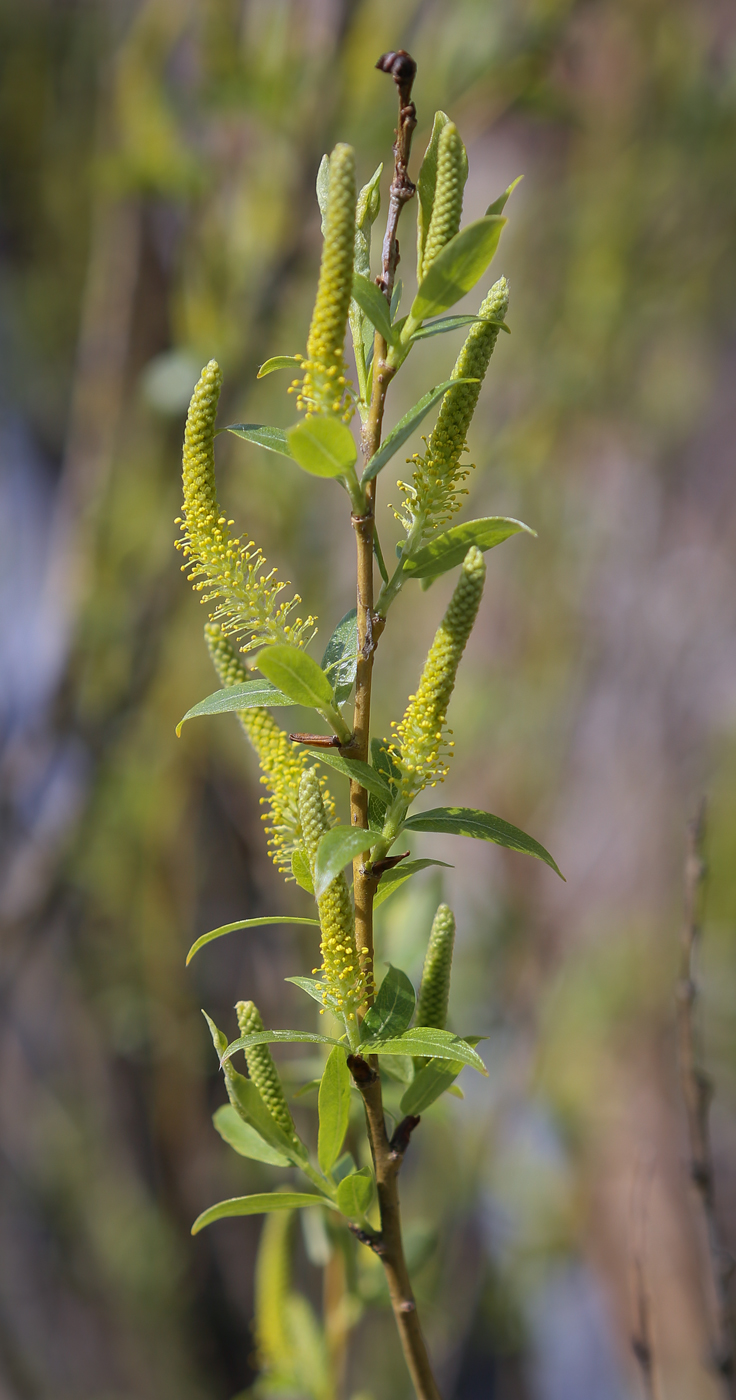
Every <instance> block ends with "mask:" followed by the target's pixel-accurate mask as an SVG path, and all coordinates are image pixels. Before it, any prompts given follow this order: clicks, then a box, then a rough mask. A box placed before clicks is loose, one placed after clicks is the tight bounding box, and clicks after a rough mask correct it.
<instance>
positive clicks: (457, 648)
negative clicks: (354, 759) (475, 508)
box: [393, 545, 486, 802]
mask: <svg viewBox="0 0 736 1400" xmlns="http://www.w3.org/2000/svg"><path fill="white" fill-rule="evenodd" d="M485 576H486V566H485V561H484V559H483V555H482V554H481V552H480V550H479V549H477V548H476V546H475V545H471V548H470V549H469V550H468V552H467V554H466V555H465V559H464V560H463V566H462V569H461V571H460V578H459V580H458V583H457V586H456V588H455V592H454V593H453V595H452V598H451V599H450V605H449V607H448V609H447V612H446V613H445V616H444V617H443V619H442V622H441V623H440V625H439V627H438V629H437V632H436V633H435V638H434V641H433V642H432V645H431V647H430V649H429V655H428V656H427V660H426V661H425V663H424V670H423V671H422V675H421V678H420V681H419V687H418V689H417V693H416V695H411V696H410V697H409V704H408V705H407V707H406V712H405V714H404V718H403V719H402V721H401V723H400V724H399V725H398V727H397V730H396V739H397V744H396V745H395V746H394V749H393V752H394V754H395V756H396V758H397V760H398V763H399V767H400V769H401V774H402V776H401V793H402V797H403V798H404V799H405V800H406V801H407V802H409V801H411V799H412V798H413V797H416V795H417V793H419V792H421V791H422V789H423V788H425V787H434V785H435V783H441V782H442V781H443V779H444V778H445V777H446V776H447V773H448V772H449V768H448V766H447V757H449V753H450V752H451V749H452V740H451V739H449V737H448V736H449V734H450V732H451V731H449V730H447V729H446V726H445V720H446V717H447V707H448V705H449V703H450V696H451V695H452V692H453V689H454V686H455V677H456V675H457V668H458V666H459V664H460V658H461V656H462V654H463V652H464V650H465V644H466V642H467V640H468V637H469V636H470V633H471V631H472V628H473V623H474V622H475V619H476V616H477V613H478V607H479V605H480V600H481V595H482V593H483V584H484V582H485ZM397 750H398V752H397Z"/></svg>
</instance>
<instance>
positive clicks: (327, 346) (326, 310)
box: [292, 143, 355, 422]
mask: <svg viewBox="0 0 736 1400" xmlns="http://www.w3.org/2000/svg"><path fill="white" fill-rule="evenodd" d="M324 227H325V238H324V246H323V249H322V262H321V266H320V271H319V284H318V287H317V298H316V301H315V304H314V311H313V313H312V323H311V326H310V328H309V338H308V340H307V357H306V359H305V360H304V362H303V371H304V377H303V379H302V381H301V383H299V382H298V381H295V383H294V384H293V385H292V389H294V390H296V392H297V408H298V409H299V410H300V412H302V411H304V410H306V413H307V417H310V416H311V415H312V414H313V413H328V414H336V415H337V416H338V417H341V418H343V419H344V420H345V422H349V420H350V418H351V416H352V412H353V406H354V399H353V395H352V393H351V390H350V385H349V384H348V380H347V374H346V365H345V353H344V343H345V331H346V328H347V321H348V311H349V309H350V295H351V291H352V285H353V256H354V244H355V153H354V151H353V149H352V146H346V145H344V144H342V143H341V144H339V145H337V146H336V147H335V149H334V151H333V152H332V155H331V156H330V183H329V193H328V197H327V216H326V219H325V226H324Z"/></svg>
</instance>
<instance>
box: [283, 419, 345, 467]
mask: <svg viewBox="0 0 736 1400" xmlns="http://www.w3.org/2000/svg"><path fill="white" fill-rule="evenodd" d="M286 436H287V441H288V444H289V449H290V452H291V455H292V457H293V458H294V461H295V462H297V463H298V464H299V466H300V467H301V468H302V470H303V471H305V472H309V474H310V475H311V476H327V477H331V476H345V475H346V474H347V473H348V472H352V470H353V467H354V466H355V463H356V461H357V458H358V449H357V448H356V446H355V441H354V439H353V435H352V433H351V432H350V429H349V428H346V426H345V424H344V423H341V422H340V420H339V419H338V418H324V417H316V416H315V417H312V418H309V419H308V420H307V421H306V422H304V423H297V424H296V426H295V427H293V428H289V431H288V433H287V435H286Z"/></svg>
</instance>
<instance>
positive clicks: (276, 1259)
mask: <svg viewBox="0 0 736 1400" xmlns="http://www.w3.org/2000/svg"><path fill="white" fill-rule="evenodd" d="M293 1214H294V1212H293V1211H290V1210H275V1211H273V1212H272V1214H270V1215H267V1216H266V1217H265V1220H264V1222H263V1229H262V1231H261V1239H260V1244H259V1246H258V1257H257V1260H256V1277H255V1304H256V1308H255V1313H256V1315H255V1333H256V1342H257V1346H258V1360H259V1362H260V1364H261V1367H262V1368H263V1370H266V1371H274V1370H276V1371H282V1370H284V1369H285V1363H286V1362H287V1359H288V1358H289V1352H290V1337H289V1332H288V1328H287V1326H286V1311H287V1310H286V1303H287V1299H288V1297H289V1292H290V1284H291V1279H290V1273H291V1270H290V1267H289V1265H290V1260H289V1233H290V1227H291V1221H292V1217H293Z"/></svg>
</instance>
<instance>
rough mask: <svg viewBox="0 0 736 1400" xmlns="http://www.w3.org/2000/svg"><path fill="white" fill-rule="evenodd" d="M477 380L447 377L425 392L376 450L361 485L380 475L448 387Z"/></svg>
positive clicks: (472, 382)
mask: <svg viewBox="0 0 736 1400" xmlns="http://www.w3.org/2000/svg"><path fill="white" fill-rule="evenodd" d="M476 382H477V381H476V380H475V379H446V380H445V382H444V384H437V385H436V387H435V388H434V389H429V390H428V391H427V393H426V394H423V395H422V397H421V399H419V400H418V402H417V403H415V405H414V407H413V408H410V409H409V412H408V413H405V414H404V417H403V418H402V419H400V421H399V422H398V423H397V424H396V427H395V428H392V429H391V432H390V433H389V435H388V437H387V438H386V440H385V442H383V443H382V445H381V446H380V447H379V449H378V451H377V452H374V454H373V456H372V457H371V459H370V461H369V462H368V464H367V466H366V469H365V471H364V472H363V475H362V477H361V485H363V486H364V485H365V483H366V481H372V480H373V478H374V476H378V473H379V472H380V471H381V470H382V468H383V467H385V465H386V463H387V462H390V461H391V458H392V457H393V456H394V454H395V453H396V452H398V450H399V448H400V447H403V445H404V443H405V442H406V440H407V438H410V437H411V435H412V433H413V432H414V430H415V428H418V427H419V424H420V423H421V422H422V419H423V418H426V416H427V414H428V413H429V410H430V408H431V407H432V405H433V404H436V402H437V400H438V399H441V398H442V396H443V394H446V393H447V390H448V389H452V388H454V387H455V385H456V384H475V383H476Z"/></svg>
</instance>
